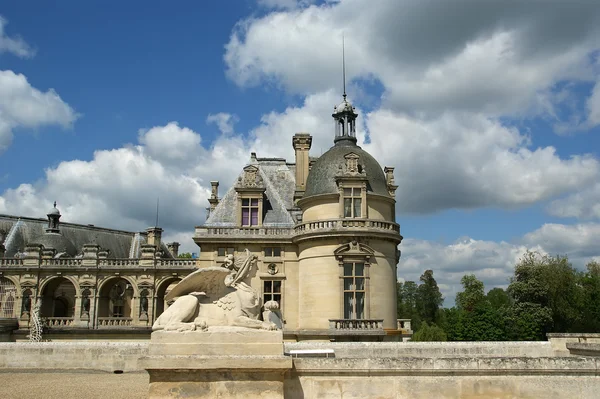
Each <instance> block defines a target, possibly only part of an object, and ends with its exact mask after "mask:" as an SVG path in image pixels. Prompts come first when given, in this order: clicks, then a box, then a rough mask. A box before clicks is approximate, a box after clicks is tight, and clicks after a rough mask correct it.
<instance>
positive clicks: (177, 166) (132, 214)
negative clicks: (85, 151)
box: [0, 122, 248, 251]
mask: <svg viewBox="0 0 600 399" xmlns="http://www.w3.org/2000/svg"><path fill="white" fill-rule="evenodd" d="M242 154H243V156H242ZM247 154H248V152H247V145H246V143H244V142H243V141H241V140H238V139H236V140H232V139H230V138H227V137H226V136H220V137H217V138H216V140H215V141H214V142H213V144H212V145H211V146H210V147H207V148H205V147H203V146H202V138H201V136H200V135H199V134H198V133H196V132H194V131H192V130H191V129H188V128H186V127H180V126H179V125H178V124H177V123H176V122H171V123H168V124H166V125H165V126H154V127H152V128H150V129H145V130H142V131H140V133H139V136H138V143H137V144H132V145H125V146H124V147H121V148H117V149H112V150H101V151H96V152H95V153H94V157H93V159H92V160H90V161H81V160H71V161H63V162H61V163H60V164H58V166H56V167H53V168H48V169H47V170H46V171H45V179H44V180H43V181H40V182H38V183H37V184H21V185H20V186H18V187H16V188H14V189H8V190H6V191H5V192H4V193H3V194H2V196H1V197H0V213H8V214H14V215H26V216H37V217H44V214H45V211H46V210H47V209H46V208H47V207H48V206H49V204H51V203H52V201H54V200H56V201H58V207H59V209H60V210H61V212H62V214H63V218H62V219H63V220H65V221H69V222H75V223H84V224H86V223H92V224H95V225H98V226H106V227H111V228H121V229H126V230H133V231H138V230H143V229H145V228H146V227H148V224H149V223H150V222H151V221H154V218H155V212H156V199H157V198H160V214H161V215H162V216H161V218H160V220H161V223H160V224H161V226H162V227H163V228H164V229H165V233H166V239H170V238H173V237H175V238H181V237H187V239H186V240H185V241H183V242H182V245H183V246H182V249H183V250H185V251H191V250H192V249H194V248H197V247H196V246H195V244H193V242H192V239H191V238H192V236H193V228H194V225H196V224H201V223H202V222H203V221H204V218H205V216H204V215H205V208H206V207H207V204H208V201H207V199H208V196H209V195H210V183H209V181H210V180H214V179H217V180H221V181H222V182H223V183H224V185H225V186H229V185H231V184H232V181H233V179H234V176H236V175H237V174H238V173H239V172H240V170H241V168H242V166H243V164H244V162H245V161H246V160H247V159H248V156H247Z"/></svg>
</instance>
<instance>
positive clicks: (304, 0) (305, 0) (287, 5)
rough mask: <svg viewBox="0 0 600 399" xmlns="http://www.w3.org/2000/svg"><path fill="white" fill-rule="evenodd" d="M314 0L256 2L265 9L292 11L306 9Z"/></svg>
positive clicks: (266, 0) (259, 0) (264, 0)
mask: <svg viewBox="0 0 600 399" xmlns="http://www.w3.org/2000/svg"><path fill="white" fill-rule="evenodd" d="M315 2H316V0H257V3H258V5H260V6H263V7H266V8H275V9H288V10H289V9H292V8H298V7H306V6H308V5H310V4H313V3H315Z"/></svg>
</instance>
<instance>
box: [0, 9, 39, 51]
mask: <svg viewBox="0 0 600 399" xmlns="http://www.w3.org/2000/svg"><path fill="white" fill-rule="evenodd" d="M6 25H8V21H7V20H6V18H4V17H2V16H1V15H0V54H2V53H12V54H14V55H16V56H17V57H21V58H31V57H33V56H34V55H35V50H34V49H32V48H31V47H30V46H29V45H28V44H27V43H26V42H25V41H24V40H23V39H21V38H20V37H18V36H17V37H9V36H7V35H6V33H5V29H6Z"/></svg>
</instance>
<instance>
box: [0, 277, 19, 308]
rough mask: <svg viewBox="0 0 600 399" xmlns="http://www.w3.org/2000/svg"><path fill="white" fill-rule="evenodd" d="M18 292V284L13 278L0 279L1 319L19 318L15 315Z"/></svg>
mask: <svg viewBox="0 0 600 399" xmlns="http://www.w3.org/2000/svg"><path fill="white" fill-rule="evenodd" d="M17 292H19V291H17V284H15V281H14V280H13V279H12V278H8V277H5V276H2V277H0V317H17V316H16V315H15V314H14V312H15V303H16V301H17Z"/></svg>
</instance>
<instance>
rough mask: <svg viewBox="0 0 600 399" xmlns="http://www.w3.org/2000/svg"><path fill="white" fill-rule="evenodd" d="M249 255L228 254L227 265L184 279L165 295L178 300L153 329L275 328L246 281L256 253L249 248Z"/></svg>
mask: <svg viewBox="0 0 600 399" xmlns="http://www.w3.org/2000/svg"><path fill="white" fill-rule="evenodd" d="M245 254H246V256H245V257H239V259H236V258H235V257H233V255H228V257H227V258H226V261H225V263H224V266H226V267H220V266H216V267H206V268H201V269H198V270H196V271H195V272H193V273H191V274H190V275H188V276H187V277H186V278H184V279H183V280H181V281H180V282H179V283H178V284H177V285H176V286H175V287H173V289H172V290H171V291H170V292H169V293H168V294H167V295H166V296H165V300H166V301H167V302H169V301H173V300H175V302H173V304H172V305H171V306H169V308H167V310H165V312H164V313H163V314H161V315H160V317H158V319H156V321H155V322H154V325H153V326H152V331H158V330H165V331H195V330H196V329H201V330H206V329H208V327H210V326H236V327H247V328H255V329H264V330H276V329H277V325H276V324H275V323H273V322H269V321H262V320H260V319H259V315H260V307H261V306H260V298H259V295H258V293H257V292H256V291H255V290H254V289H253V288H252V287H250V286H249V285H248V284H246V283H244V282H243V280H244V279H245V278H246V277H248V275H249V274H250V272H251V271H252V268H253V267H255V266H256V255H253V254H251V253H250V251H249V250H248V249H246V253H245Z"/></svg>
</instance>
